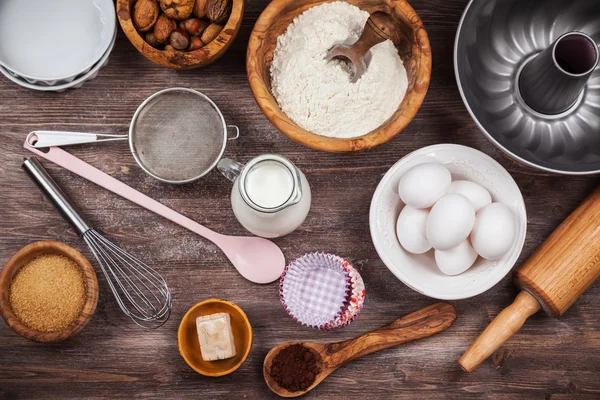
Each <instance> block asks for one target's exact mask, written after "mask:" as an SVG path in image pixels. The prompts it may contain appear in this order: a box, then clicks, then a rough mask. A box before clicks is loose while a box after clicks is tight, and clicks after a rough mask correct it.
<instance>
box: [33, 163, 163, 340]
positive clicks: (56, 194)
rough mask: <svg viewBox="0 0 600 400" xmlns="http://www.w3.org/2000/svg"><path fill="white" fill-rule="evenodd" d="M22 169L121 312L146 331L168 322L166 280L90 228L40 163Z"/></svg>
mask: <svg viewBox="0 0 600 400" xmlns="http://www.w3.org/2000/svg"><path fill="white" fill-rule="evenodd" d="M23 168H24V169H25V171H27V173H28V174H29V176H30V177H31V178H32V179H33V181H34V182H35V183H36V184H37V185H38V187H39V188H40V190H41V191H42V192H43V193H44V194H45V195H46V197H48V199H50V201H52V203H53V204H54V205H55V206H56V208H57V209H58V210H59V211H60V212H61V214H62V215H63V217H65V219H66V220H67V221H69V222H70V223H71V224H72V225H73V227H74V228H75V230H76V231H77V233H78V234H79V235H80V236H81V237H82V238H83V240H84V241H85V243H86V244H87V245H88V246H89V248H90V250H91V252H92V253H93V255H94V257H95V258H96V261H97V262H98V264H99V265H100V268H101V269H102V272H103V273H104V276H105V277H106V281H107V282H108V285H109V286H110V290H111V291H112V293H113V295H114V296H115V299H116V301H117V304H118V305H119V308H120V309H121V310H122V311H123V312H124V313H125V314H126V315H127V316H128V317H129V318H131V320H132V321H133V322H135V323H136V324H137V325H139V326H141V327H143V328H158V327H160V326H162V325H163V324H164V323H165V322H167V320H168V319H169V316H170V314H171V293H170V291H169V287H168V286H167V283H166V282H165V280H164V279H163V277H162V276H160V274H159V273H158V272H156V271H155V270H154V269H152V268H150V267H149V266H147V265H146V264H144V263H143V262H141V261H140V260H138V259H137V258H135V257H134V256H132V255H130V254H129V253H127V252H126V251H125V250H123V249H121V248H120V247H119V246H117V245H115V244H114V243H112V242H111V241H110V240H108V239H106V238H105V237H104V236H102V235H101V234H100V233H98V232H97V231H96V230H95V229H93V228H91V227H90V226H89V225H88V224H87V222H86V221H85V220H84V219H83V218H82V217H81V215H80V214H79V213H78V212H77V210H76V209H75V207H74V206H73V204H72V203H71V201H70V200H69V199H68V198H67V196H66V195H65V194H64V193H63V191H62V190H61V189H60V188H59V187H58V185H57V184H56V182H54V180H53V179H52V177H51V176H50V175H49V174H48V172H47V171H46V170H45V169H44V167H43V166H42V164H40V162H39V161H38V160H37V159H35V158H33V157H32V158H30V159H26V160H25V161H24V162H23Z"/></svg>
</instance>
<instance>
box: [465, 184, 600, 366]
mask: <svg viewBox="0 0 600 400" xmlns="http://www.w3.org/2000/svg"><path fill="white" fill-rule="evenodd" d="M599 276H600V188H598V189H596V190H595V191H594V193H592V194H591V195H590V196H589V197H588V198H587V199H585V201H584V202H583V203H582V204H581V205H580V206H579V207H577V209H576V210H575V211H573V213H571V215H569V217H568V218H567V219H566V220H565V221H564V222H563V223H562V224H561V225H560V226H559V227H558V228H556V230H555V231H554V232H552V234H551V235H550V236H549V237H548V238H547V239H546V240H545V241H544V243H542V245H541V246H540V247H539V248H538V249H537V250H536V251H535V252H534V253H533V255H532V256H531V257H529V258H528V259H527V260H526V261H525V263H523V265H521V266H520V267H519V268H518V269H517V270H516V271H515V274H514V280H515V283H516V285H517V286H518V287H519V288H520V289H521V292H520V293H519V294H518V296H517V298H516V299H515V301H514V302H513V303H512V304H511V305H510V306H508V307H507V308H505V309H504V310H503V311H502V312H501V313H500V314H498V316H497V317H496V318H495V319H494V320H493V321H492V323H491V324H490V325H489V326H488V327H487V328H486V329H485V331H483V333H482V334H481V335H480V336H479V337H478V338H477V340H476V341H475V343H473V344H472V345H471V347H469V349H468V350H467V351H466V352H465V354H463V356H462V357H461V358H460V360H459V361H458V363H459V364H460V366H461V367H462V368H463V369H464V370H465V371H467V372H471V371H472V370H474V369H475V368H476V367H477V366H478V365H479V364H481V363H482V362H483V361H484V360H485V359H486V358H488V357H489V356H490V355H491V354H492V353H493V352H494V351H496V350H497V349H498V348H499V347H500V346H501V345H502V344H504V342H506V341H507V340H508V339H509V338H510V337H511V336H512V335H514V334H515V333H516V332H517V331H518V330H519V329H520V328H521V326H523V323H524V322H525V321H526V320H527V318H529V317H530V316H531V315H533V314H535V313H536V312H537V311H538V310H539V309H540V308H543V309H544V311H546V313H548V314H550V315H552V316H555V317H558V316H561V315H562V314H563V313H564V312H565V311H567V310H568V309H569V307H570V306H571V304H573V303H574V302H575V300H577V298H579V296H581V295H582V294H583V292H585V291H586V290H587V289H588V288H589V287H590V286H591V285H592V284H593V283H594V281H595V280H596V279H598V277H599Z"/></svg>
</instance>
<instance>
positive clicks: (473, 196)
mask: <svg viewBox="0 0 600 400" xmlns="http://www.w3.org/2000/svg"><path fill="white" fill-rule="evenodd" d="M450 193H458V194H462V195H463V196H465V197H466V198H467V199H469V200H470V201H471V203H473V207H475V212H477V211H479V210H481V209H482V208H483V207H485V206H487V205H488V204H490V203H491V202H492V196H491V195H490V192H488V191H487V190H486V189H485V188H484V187H483V186H481V185H478V184H477V183H475V182H471V181H453V182H452V183H451V184H450V187H449V188H448V194H450Z"/></svg>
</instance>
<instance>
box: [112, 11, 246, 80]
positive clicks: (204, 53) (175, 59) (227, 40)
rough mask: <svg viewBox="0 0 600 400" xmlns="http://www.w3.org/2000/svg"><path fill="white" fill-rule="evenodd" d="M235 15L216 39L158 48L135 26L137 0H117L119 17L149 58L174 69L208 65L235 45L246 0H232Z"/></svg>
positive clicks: (232, 12) (128, 33) (137, 45)
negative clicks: (202, 43) (181, 47)
mask: <svg viewBox="0 0 600 400" xmlns="http://www.w3.org/2000/svg"><path fill="white" fill-rule="evenodd" d="M232 1H233V3H232V8H231V15H230V17H229V20H228V21H227V23H226V24H225V27H224V28H223V30H222V31H221V33H219V36H217V37H216V38H215V39H214V40H213V41H212V42H210V43H209V44H207V45H206V46H204V47H202V48H200V49H198V50H194V51H178V50H169V51H165V50H158V49H156V48H154V47H152V46H150V45H149V44H148V43H146V41H145V40H144V38H142V36H140V34H139V33H138V31H137V30H136V29H135V26H133V22H132V20H131V12H132V8H133V3H134V2H135V0H117V17H118V19H119V23H120V24H121V28H122V29H123V32H125V35H126V36H127V38H128V39H129V41H130V42H131V44H133V45H134V46H135V48H136V49H137V50H138V51H139V52H140V53H142V55H143V56H144V57H146V58H147V59H148V60H150V61H152V62H155V63H156V64H160V65H163V66H165V67H169V68H174V69H191V68H198V67H204V66H207V65H208V64H211V63H213V62H215V61H217V60H218V59H219V58H221V56H223V54H225V52H226V51H227V49H228V48H229V46H231V43H232V42H233V40H234V39H235V37H236V36H237V34H238V31H239V30H240V27H241V26H242V17H243V15H244V0H232Z"/></svg>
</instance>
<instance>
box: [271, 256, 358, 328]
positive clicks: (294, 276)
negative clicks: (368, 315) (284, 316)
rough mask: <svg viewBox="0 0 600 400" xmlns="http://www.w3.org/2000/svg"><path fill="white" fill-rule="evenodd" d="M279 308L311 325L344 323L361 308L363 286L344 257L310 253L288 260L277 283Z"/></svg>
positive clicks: (303, 323) (328, 325) (353, 316)
mask: <svg viewBox="0 0 600 400" xmlns="http://www.w3.org/2000/svg"><path fill="white" fill-rule="evenodd" d="M279 298H280V300H281V303H282V305H283V308H284V309H285V310H286V311H287V313H288V314H289V315H290V316H291V317H292V318H293V319H294V320H296V321H297V322H299V323H300V324H302V325H306V326H309V327H311V328H315V329H335V328H340V327H343V326H346V325H348V324H349V323H350V322H352V321H353V320H354V319H355V318H356V317H357V316H358V314H359V313H360V310H361V309H362V306H363V303H364V298H365V288H364V282H363V280H362V278H361V277H360V274H359V273H358V271H356V269H354V268H353V267H352V266H351V265H350V263H348V261H346V260H344V259H343V258H341V257H338V256H336V255H333V254H325V253H310V254H305V255H304V256H302V257H300V258H297V259H296V260H294V261H292V262H291V263H290V264H289V265H288V266H287V267H286V268H285V270H284V271H283V274H282V276H281V281H280V284H279Z"/></svg>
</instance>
